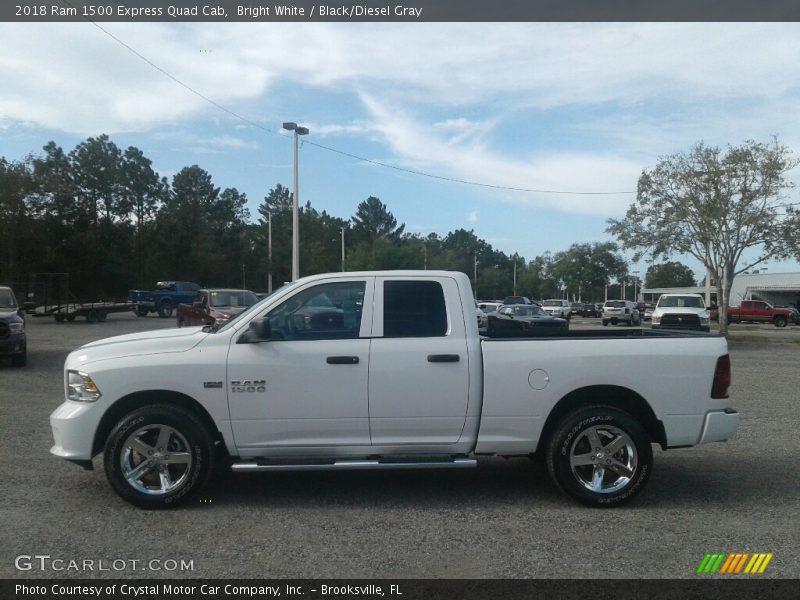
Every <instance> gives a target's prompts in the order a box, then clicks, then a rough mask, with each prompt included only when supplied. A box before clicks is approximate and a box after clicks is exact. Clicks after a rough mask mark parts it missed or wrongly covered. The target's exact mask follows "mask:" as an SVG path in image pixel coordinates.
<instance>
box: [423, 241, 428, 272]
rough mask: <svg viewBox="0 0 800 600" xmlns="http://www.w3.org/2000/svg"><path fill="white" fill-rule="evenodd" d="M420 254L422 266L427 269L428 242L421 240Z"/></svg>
mask: <svg viewBox="0 0 800 600" xmlns="http://www.w3.org/2000/svg"><path fill="white" fill-rule="evenodd" d="M422 256H423V259H422V260H423V263H422V266H423V268H424V269H425V270H426V271H427V270H428V244H426V243H425V242H422Z"/></svg>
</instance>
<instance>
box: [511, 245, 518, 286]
mask: <svg viewBox="0 0 800 600" xmlns="http://www.w3.org/2000/svg"><path fill="white" fill-rule="evenodd" d="M511 295H512V296H516V295H517V255H516V254H515V255H514V291H513V292H512V294H511Z"/></svg>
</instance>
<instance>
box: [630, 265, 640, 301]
mask: <svg viewBox="0 0 800 600" xmlns="http://www.w3.org/2000/svg"><path fill="white" fill-rule="evenodd" d="M631 275H633V301H634V302H638V301H639V298H637V297H636V288H637V287H638V285H639V271H631Z"/></svg>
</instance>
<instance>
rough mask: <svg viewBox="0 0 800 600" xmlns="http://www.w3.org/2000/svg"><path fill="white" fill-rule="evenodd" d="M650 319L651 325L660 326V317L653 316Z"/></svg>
mask: <svg viewBox="0 0 800 600" xmlns="http://www.w3.org/2000/svg"><path fill="white" fill-rule="evenodd" d="M650 319H651V321H652V323H653V325H660V324H661V317H660V316H658V317H657V316H655V315H653V316H652V317H650Z"/></svg>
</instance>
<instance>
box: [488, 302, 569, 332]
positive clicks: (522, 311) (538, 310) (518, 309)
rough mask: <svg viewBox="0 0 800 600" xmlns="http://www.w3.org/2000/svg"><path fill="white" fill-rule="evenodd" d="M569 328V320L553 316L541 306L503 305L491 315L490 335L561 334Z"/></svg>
mask: <svg viewBox="0 0 800 600" xmlns="http://www.w3.org/2000/svg"><path fill="white" fill-rule="evenodd" d="M568 329H569V320H567V319H556V318H553V317H551V316H550V315H548V314H547V313H546V312H544V310H542V307H541V306H533V305H526V304H512V305H510V306H505V305H503V306H501V307H500V308H498V309H497V311H496V312H494V313H492V314H491V315H489V330H488V334H489V337H534V336H541V335H560V334H562V333H565V332H566V331H567V330H568Z"/></svg>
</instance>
